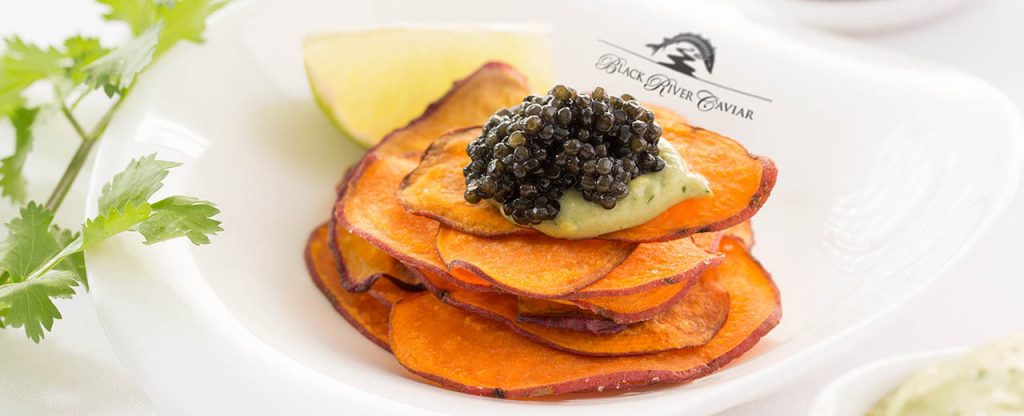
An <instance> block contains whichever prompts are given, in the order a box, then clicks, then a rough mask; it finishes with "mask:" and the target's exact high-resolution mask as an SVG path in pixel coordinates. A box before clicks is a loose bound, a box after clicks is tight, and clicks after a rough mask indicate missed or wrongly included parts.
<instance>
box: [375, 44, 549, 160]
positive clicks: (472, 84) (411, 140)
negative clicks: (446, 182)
mask: <svg viewBox="0 0 1024 416" xmlns="http://www.w3.org/2000/svg"><path fill="white" fill-rule="evenodd" d="M529 93H530V86H529V84H528V83H527V80H526V77H524V76H523V74H522V73H520V72H519V71H517V70H516V69H515V68H513V67H511V66H509V65H507V64H504V63H501V62H488V63H486V64H484V65H483V66H481V67H480V69H477V70H476V71H475V72H473V73H472V74H469V75H468V76H466V77H465V78H463V79H461V80H459V81H456V82H455V83H454V84H452V88H451V89H450V90H448V92H447V93H445V95H444V96H442V97H441V98H440V99H438V100H437V101H435V102H433V103H431V104H430V106H428V107H427V109H426V110H425V111H424V112H423V114H422V115H420V116H419V117H417V118H415V119H414V120H412V121H410V122H409V124H408V125H406V126H405V127H402V128H400V129H396V130H394V131H392V132H391V133H388V134H387V135H386V136H384V138H383V139H381V141H380V143H378V144H377V145H376V146H374V147H372V148H371V149H370V151H369V152H370V153H378V154H388V155H406V154H416V155H417V157H418V156H419V155H421V154H422V153H423V151H424V150H426V149H427V146H429V145H430V143H432V142H433V141H434V140H436V139H437V137H438V136H440V135H441V133H444V132H446V131H448V130H450V129H453V128H457V127H463V126H475V125H480V124H483V123H484V122H486V121H487V118H488V117H489V116H490V115H491V114H493V113H494V112H495V111H497V110H498V109H500V108H505V107H509V106H512V105H514V104H515V103H517V102H519V100H520V99H521V98H522V97H523V96H525V95H527V94H529Z"/></svg>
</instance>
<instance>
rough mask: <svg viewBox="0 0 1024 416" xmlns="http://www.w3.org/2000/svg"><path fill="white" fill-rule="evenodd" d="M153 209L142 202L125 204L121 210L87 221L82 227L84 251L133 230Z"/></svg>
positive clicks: (113, 210)
mask: <svg viewBox="0 0 1024 416" xmlns="http://www.w3.org/2000/svg"><path fill="white" fill-rule="evenodd" d="M152 211H153V208H152V207H151V206H150V205H149V204H147V203H145V202H143V203H141V204H139V205H135V204H133V203H131V202H128V203H126V204H125V205H124V206H123V207H122V208H121V209H116V208H113V207H112V208H110V209H109V210H108V211H107V213H106V214H101V215H100V216H98V217H96V218H93V219H91V220H88V221H86V222H85V225H84V226H82V240H83V244H84V247H85V248H86V249H89V248H92V247H94V246H95V245H96V244H97V243H99V242H101V241H103V240H106V239H108V238H110V237H113V236H115V235H117V234H120V233H122V232H125V231H128V230H131V229H133V228H135V226H136V225H138V224H139V223H141V222H143V221H145V220H146V219H148V218H149V214H150V212H152Z"/></svg>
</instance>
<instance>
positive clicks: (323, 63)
mask: <svg viewBox="0 0 1024 416" xmlns="http://www.w3.org/2000/svg"><path fill="white" fill-rule="evenodd" d="M303 54H304V55H305V63H306V73H307V75H308V76H309V83H310V85H311V87H312V89H313V94H314V96H315V97H316V99H317V102H318V103H319V104H320V107H321V108H322V109H323V110H324V112H325V113H327V115H328V116H329V117H330V118H331V120H333V121H334V123H335V124H336V125H337V126H338V127H339V128H340V129H341V130H342V131H343V132H344V133H345V134H346V135H348V136H349V137H351V138H352V139H354V140H355V141H357V142H359V143H360V144H362V145H364V146H367V147H369V146H372V145H374V144H375V143H377V142H378V141H380V139H381V137H383V136H384V135H385V134H387V133H388V132H390V131H391V130H394V129H395V128H398V127H401V126H404V125H405V124H406V123H408V122H409V121H411V120H412V119H414V118H415V117H416V116H418V115H420V114H421V113H422V112H423V110H424V109H425V108H426V107H427V105H429V104H430V103H431V102H433V101H434V100H436V99H438V98H440V97H441V96H443V95H444V93H445V92H446V91H448V88H450V87H451V86H452V83H453V82H454V81H456V80H458V79H461V78H463V77H465V76H466V75H469V74H470V73H472V72H473V71H474V70H476V69H477V68H479V67H480V66H481V65H483V64H484V63H486V62H488V61H501V62H504V63H507V64H509V65H512V66H514V67H515V68H516V69H518V70H519V71H520V72H522V73H523V74H525V75H526V77H527V79H528V81H529V82H530V85H531V86H532V87H533V88H535V89H537V91H546V89H547V88H548V87H550V86H551V84H552V80H551V79H552V70H551V47H550V45H549V43H548V40H547V35H546V34H545V33H544V32H543V31H541V30H534V29H506V28H503V29H501V30H493V29H476V28H474V29H470V28H466V29H452V28H443V29H442V28H436V29H435V28H422V29H421V28H394V29H377V30H368V31H352V32H342V33H332V34H324V35H315V36H310V37H307V38H306V40H305V44H304V45H303ZM542 89H543V90H542Z"/></svg>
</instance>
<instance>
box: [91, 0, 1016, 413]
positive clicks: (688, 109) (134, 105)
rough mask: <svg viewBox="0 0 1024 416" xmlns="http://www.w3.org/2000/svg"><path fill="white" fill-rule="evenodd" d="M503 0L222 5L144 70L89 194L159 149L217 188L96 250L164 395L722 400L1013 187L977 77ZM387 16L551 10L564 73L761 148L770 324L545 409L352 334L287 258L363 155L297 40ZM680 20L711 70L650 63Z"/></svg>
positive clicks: (113, 309)
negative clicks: (621, 68)
mask: <svg viewBox="0 0 1024 416" xmlns="http://www.w3.org/2000/svg"><path fill="white" fill-rule="evenodd" d="M516 4H517V5H518V6H520V7H518V8H510V9H501V10H500V12H499V10H496V9H495V8H494V7H493V6H486V5H481V4H480V2H471V1H463V2H454V1H445V2H408V3H396V2H346V3H345V4H342V3H341V2H336V1H331V0H311V1H306V2H301V3H298V2H266V3H235V4H232V5H230V6H228V7H227V8H226V9H225V10H224V11H223V12H222V13H221V14H219V15H218V16H216V17H215V19H214V20H215V22H214V23H213V24H212V26H211V27H210V30H209V32H208V36H207V37H208V39H209V41H208V43H207V44H206V45H204V46H201V47H196V46H192V45H185V46H183V47H181V48H179V49H176V50H174V51H173V52H171V53H170V54H169V55H167V56H166V57H165V59H164V60H163V61H162V62H160V65H158V66H157V67H156V68H155V69H154V70H153V71H152V72H150V73H148V74H146V75H145V79H144V80H143V81H144V82H141V83H140V87H141V88H140V89H139V90H137V91H135V93H134V94H133V96H132V97H131V99H130V101H131V102H130V103H128V104H127V105H125V106H124V107H123V108H124V113H123V114H120V115H119V117H118V119H117V120H116V122H115V125H114V126H112V127H111V129H110V131H109V134H108V137H107V138H106V139H105V142H104V143H103V144H102V146H101V148H100V150H99V154H98V160H97V163H96V170H95V172H94V175H93V177H92V187H91V191H90V194H91V199H90V200H94V198H95V197H96V195H97V193H98V192H99V189H100V184H101V183H103V182H104V181H106V180H107V178H109V177H110V176H111V175H112V174H113V173H114V172H116V171H117V170H119V169H120V168H121V167H122V166H124V164H125V163H126V162H127V161H128V160H129V159H131V158H133V157H136V156H139V155H143V154H148V153H151V152H159V154H160V156H161V157H163V158H169V159H173V160H179V161H182V162H184V163H185V165H184V167H181V168H178V169H176V171H175V172H174V173H173V174H172V175H171V177H170V178H169V183H168V184H167V186H166V187H165V189H164V190H163V191H162V192H163V193H167V194H170V193H182V194H189V195H197V196H199V197H202V198H207V199H211V200H214V201H216V202H217V203H218V204H220V207H221V208H222V209H223V211H224V213H223V216H222V218H223V220H224V227H225V229H226V231H225V232H224V233H223V234H222V235H220V236H218V237H216V238H215V239H214V244H213V245H211V246H205V247H200V248H194V247H191V246H189V245H188V243H187V242H185V241H176V242H174V243H172V244H165V245H159V246H153V247H144V246H142V245H141V244H138V241H137V240H138V239H137V238H134V237H126V238H122V239H118V240H115V241H113V242H111V244H109V245H107V246H105V247H103V248H101V249H98V250H95V251H94V252H91V253H90V254H89V272H90V273H91V275H92V276H93V291H94V298H95V300H96V303H97V308H98V311H99V316H100V318H101V320H102V322H103V324H104V327H105V329H106V331H107V334H108V336H109V338H110V341H111V343H112V344H113V345H114V348H115V349H116V351H117V353H118V355H119V357H120V358H121V359H122V360H123V362H124V364H125V366H126V367H127V368H128V370H129V371H130V372H131V373H132V374H133V375H134V376H135V377H136V379H137V380H138V381H139V383H140V384H141V385H142V387H143V388H144V389H145V391H146V392H147V393H148V394H149V395H150V396H151V397H152V399H153V400H154V401H155V402H156V403H158V404H159V405H160V406H162V407H163V408H165V409H167V410H168V411H169V412H170V413H178V414H188V415H200V414H364V413H370V412H372V413H374V414H403V415H409V414H428V413H437V414H463V415H470V414H472V415H479V414H489V415H507V414H517V413H522V412H523V411H527V410H528V411H529V412H531V414H535V415H555V414H558V415H569V414H586V415H591V416H593V415H599V414H615V415H622V414H636V413H643V414H648V415H660V414H673V415H678V414H683V413H685V414H699V413H708V412H713V411H717V410H721V409H723V408H726V407H729V406H733V405H735V404H738V403H741V402H743V401H746V400H750V399H752V398H756V397H758V396H761V395H763V394H766V393H768V392H770V391H772V390H774V389H778V388H781V387H782V386H784V385H785V384H786V383H788V382H791V381H793V380H795V379H796V378H799V377H800V376H801V375H802V374H804V373H805V372H807V371H809V370H810V369H812V368H814V367H815V366H818V365H820V364H822V363H823V362H824V360H826V359H827V358H828V357H829V356H830V354H832V353H834V352H836V351H837V350H838V349H841V348H843V347H844V346H847V345H849V344H850V343H851V338H850V336H851V335H853V334H854V333H855V332H857V331H858V330H860V329H862V328H863V327H864V326H865V325H867V324H868V323H870V322H872V321H875V320H877V319H878V318H879V317H881V316H883V315H884V314H886V313H888V312H890V311H891V310H892V309H893V308H895V307H896V306H898V305H900V304H902V303H903V302H905V301H906V300H907V299H908V298H909V297H911V296H912V295H914V294H915V293H918V292H919V291H920V290H921V289H922V288H924V287H925V286H927V285H929V284H931V283H932V282H933V281H934V280H935V279H936V278H938V277H939V275H940V274H941V273H942V272H943V271H944V270H946V268H948V267H949V266H950V264H952V263H953V262H954V261H955V260H956V259H957V258H958V257H959V256H960V254H961V253H963V252H964V250H965V249H966V248H967V247H968V246H970V245H971V244H972V243H973V242H974V241H975V240H976V239H977V238H978V237H979V235H980V234H981V232H982V231H984V230H985V229H986V228H987V227H988V226H989V225H990V224H991V223H992V220H993V219H994V217H995V216H997V215H998V214H1000V213H1001V212H1002V211H1003V210H1004V209H1005V207H1006V206H1007V203H1008V202H1009V200H1010V198H1011V193H1012V190H1013V189H1015V187H1016V182H1017V180H1018V177H1019V174H1020V167H1021V158H1022V150H1021V143H1024V133H1022V127H1021V123H1020V120H1019V119H1018V118H1017V115H1016V112H1015V110H1014V109H1013V108H1012V106H1011V105H1010V104H1009V103H1008V101H1007V100H1006V99H1005V98H1004V97H1002V96H1001V95H1000V94H998V93H997V92H996V91H994V90H993V89H992V88H990V87H989V86H988V85H986V84H984V83H983V82H981V81H978V80H977V79H975V78H973V77H969V76H966V75H964V74H961V73H958V72H955V71H951V70H948V69H943V68H938V67H934V66H932V65H928V64H924V63H920V62H917V61H912V60H908V59H902V58H900V57H898V56H893V55H892V54H889V53H885V52H882V51H877V50H874V49H870V48H866V47H863V46H861V45H858V44H854V43H850V42H847V41H843V40H839V39H835V38H831V37H824V36H821V35H815V34H813V33H808V32H802V31H798V30H795V29H794V30H781V29H777V28H768V27H763V26H759V25H757V24H754V23H751V22H748V21H746V20H745V19H744V18H743V17H742V13H739V12H738V11H736V10H732V9H729V8H727V7H726V6H715V5H709V4H708V3H698V2H694V3H692V4H685V5H681V4H680V2H678V1H667V2H664V3H644V4H642V5H634V6H628V7H627V6H623V5H622V3H620V2H614V1H604V2H594V1H579V2H541V1H536V2H535V1H532V0H531V1H518V2H516ZM402 22H415V23H418V24H436V23H459V22H463V23H465V22H473V23H481V22H486V23H502V22H504V23H516V22H533V23H540V24H545V23H546V24H549V25H551V28H552V39H553V41H554V48H555V51H556V52H557V57H556V59H555V64H556V70H557V75H558V77H559V78H560V79H561V80H564V81H565V82H568V83H570V84H572V85H577V86H581V87H586V86H593V85H598V84H600V85H604V86H606V87H607V88H609V89H610V90H611V91H619V92H627V91H628V92H631V93H633V94H635V95H637V96H638V97H640V98H641V99H643V100H648V101H654V102H657V103H660V104H663V105H667V106H670V107H674V108H676V109H678V110H679V111H681V112H682V113H683V114H685V115H686V116H687V117H690V118H691V119H692V120H694V121H695V122H696V124H698V125H702V126H705V127H708V128H710V129H713V130H717V131H720V132H722V133H724V134H727V135H729V136H733V137H737V138H740V139H741V141H742V142H743V143H744V144H746V145H747V146H748V147H749V148H750V149H751V150H752V151H754V152H755V153H759V154H764V155H769V156H771V157H772V158H774V159H775V161H776V163H777V164H778V167H779V169H780V176H779V180H778V185H777V186H776V188H775V192H774V193H773V195H772V198H771V200H770V201H769V202H768V204H767V206H766V207H765V209H764V210H762V212H761V213H760V214H759V215H758V216H757V219H756V221H755V224H756V228H757V232H758V241H759V242H758V247H757V248H756V250H755V251H756V254H757V256H758V257H759V258H760V259H762V260H763V261H764V263H765V265H766V266H767V267H768V269H769V270H771V271H772V273H773V274H774V276H775V277H776V279H777V281H778V285H779V287H780V289H781V292H782V298H783V306H784V311H785V312H784V317H783V319H782V324H781V325H780V326H779V327H778V328H776V329H775V330H774V331H773V332H772V333H771V334H770V335H769V336H768V337H766V338H765V339H764V340H763V341H762V342H761V343H760V344H759V345H758V346H757V347H756V348H755V349H754V350H752V351H751V352H750V353H748V354H747V355H746V356H744V357H743V358H742V359H740V360H738V361H737V362H735V363H733V364H732V365H730V366H728V367H727V368H725V369H723V370H722V371H720V372H718V373H716V374H714V375H712V376H710V377H707V378H704V379H701V380H699V381H697V382H695V383H692V384H690V385H686V386H672V387H667V388H658V389H649V390H643V391H639V392H634V393H630V394H625V395H617V396H604V397H586V398H582V397H572V396H570V397H567V398H565V400H550V401H541V402H512V401H502V400H497V399H487V398H479V397H472V396H468V395H464V394H459V393H455V392H451V391H448V390H444V389H441V388H438V387H435V386H432V385H429V384H426V383H424V382H423V381H422V380H419V379H417V378H416V377H413V376H411V375H410V374H408V373H407V372H405V371H404V370H403V369H402V368H401V367H400V366H399V365H398V364H397V363H396V362H395V361H394V360H393V359H392V358H391V357H390V356H389V355H388V354H386V353H385V352H384V351H382V350H380V349H379V348H377V347H376V346H374V345H372V344H371V343H370V342H368V341H366V340H364V339H363V338H362V337H361V336H360V335H359V334H358V333H357V332H356V331H355V330H353V329H352V328H351V327H350V326H349V325H348V324H347V323H345V322H344V321H343V320H342V319H341V317H339V316H338V315H337V314H336V313H335V312H334V311H333V310H332V308H331V307H330V305H329V304H328V303H327V302H326V301H325V300H324V299H323V297H322V296H321V295H320V293H319V292H318V291H317V289H316V288H315V287H314V286H313V285H312V284H311V283H310V281H309V277H308V276H307V275H306V270H305V267H304V265H303V262H302V255H301V254H302V249H303V244H304V243H305V239H306V236H307V234H308V232H309V231H310V230H311V229H312V228H313V227H314V226H315V225H316V224H318V223H320V222H321V221H324V220H325V219H326V218H327V216H328V212H329V211H330V206H331V202H332V200H333V193H332V191H331V189H332V187H333V185H334V184H335V182H336V181H337V180H338V179H339V177H340V176H341V173H342V171H343V170H344V169H345V167H346V166H348V165H349V164H350V163H351V162H352V161H354V160H355V159H356V158H357V157H358V156H359V154H360V150H359V149H357V148H356V147H354V146H353V145H351V144H349V143H348V142H346V141H345V140H342V139H341V138H340V137H339V135H338V133H337V132H336V131H335V130H334V128H333V127H332V126H331V125H330V123H329V122H328V121H327V120H326V119H325V118H324V116H323V115H322V114H321V113H320V111H319V110H318V109H317V108H316V106H315V104H314V103H313V100H312V99H311V97H310V93H309V91H308V87H307V85H306V81H305V74H304V72H303V69H302V61H301V53H300V48H299V46H300V40H301V39H302V36H303V35H304V34H306V33H309V32H318V31H325V30H332V29H341V28H352V27H365V26H374V25H383V24H397V23H402ZM684 32H694V33H700V34H702V35H703V36H704V37H705V38H706V39H709V40H710V41H711V42H712V43H713V45H714V47H715V57H716V59H715V64H714V68H713V74H710V75H709V74H707V73H706V71H701V70H698V72H697V74H696V75H697V76H698V77H700V78H701V79H697V78H690V77H687V76H686V75H683V74H681V73H677V72H673V71H672V70H670V69H668V68H665V67H663V66H660V65H656V64H654V63H651V62H649V61H647V60H646V59H648V58H649V57H650V53H649V50H647V49H646V47H645V46H644V45H645V44H647V43H652V42H659V41H661V40H662V39H663V38H665V37H671V36H674V35H675V34H678V33H684ZM611 45H617V46H618V47H622V48H624V49H625V50H627V51H632V52H633V53H636V55H634V54H632V53H631V52H627V51H624V50H621V49H618V47H616V46H611ZM608 53H613V54H616V55H617V56H619V57H622V58H625V59H627V60H628V64H629V65H631V66H632V67H634V68H636V69H639V70H641V71H644V72H645V74H646V76H647V77H652V76H653V74H657V73H661V74H664V75H668V79H673V80H675V81H674V82H676V84H675V85H676V86H677V87H681V88H685V89H688V90H690V91H694V94H702V96H705V95H706V94H708V93H710V94H713V95H715V96H716V97H719V99H720V102H721V103H729V104H734V105H738V106H740V107H743V108H746V109H750V110H751V114H752V119H745V118H743V117H740V116H735V115H733V114H729V113H723V112H719V111H717V110H712V111H709V112H702V111H699V107H700V106H699V105H698V104H697V103H696V102H691V101H686V100H684V99H680V98H677V97H673V96H670V95H666V96H664V97H660V96H658V94H656V93H652V92H646V91H644V89H643V88H641V85H640V84H639V83H637V82H636V81H634V80H632V79H629V78H627V77H625V76H623V75H621V74H608V73H605V72H602V71H601V70H599V69H598V66H599V65H597V62H598V61H599V58H600V57H601V56H603V55H604V54H608ZM658 58H659V57H657V56H656V57H655V59H658ZM662 59H663V58H662ZM700 91H707V92H706V93H700ZM737 91H742V93H741V92H737ZM94 211H95V207H90V214H93V213H94ZM425 324H429V322H427V323H425ZM346 412H347V413H346Z"/></svg>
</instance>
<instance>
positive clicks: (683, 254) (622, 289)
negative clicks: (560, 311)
mask: <svg viewBox="0 0 1024 416" xmlns="http://www.w3.org/2000/svg"><path fill="white" fill-rule="evenodd" d="M721 262H722V256H721V255H720V254H717V253H712V252H709V251H707V250H705V249H704V248H702V247H700V246H698V245H697V244H696V243H695V242H694V240H692V239H690V238H680V239H677V240H671V241H664V242H660V243H644V244H640V245H638V246H637V247H636V250H633V253H631V254H630V255H629V257H628V258H626V261H624V262H622V264H620V265H619V267H616V268H615V269H614V270H612V271H611V272H610V273H608V274H607V275H606V276H604V277H602V278H601V280H598V281H596V282H594V283H593V284H591V285H589V286H587V287H584V288H583V289H581V290H580V291H579V292H578V293H576V295H575V296H573V297H574V298H594V297H611V296H623V295H630V294H634V293H638V292H643V291H646V290H649V289H653V288H656V287H658V286H666V285H672V284H676V283H680V282H683V281H685V280H687V279H692V278H695V277H697V276H699V275H700V274H701V273H702V272H703V271H704V270H707V269H708V268H710V267H712V266H715V265H717V264H718V263H721Z"/></svg>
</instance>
